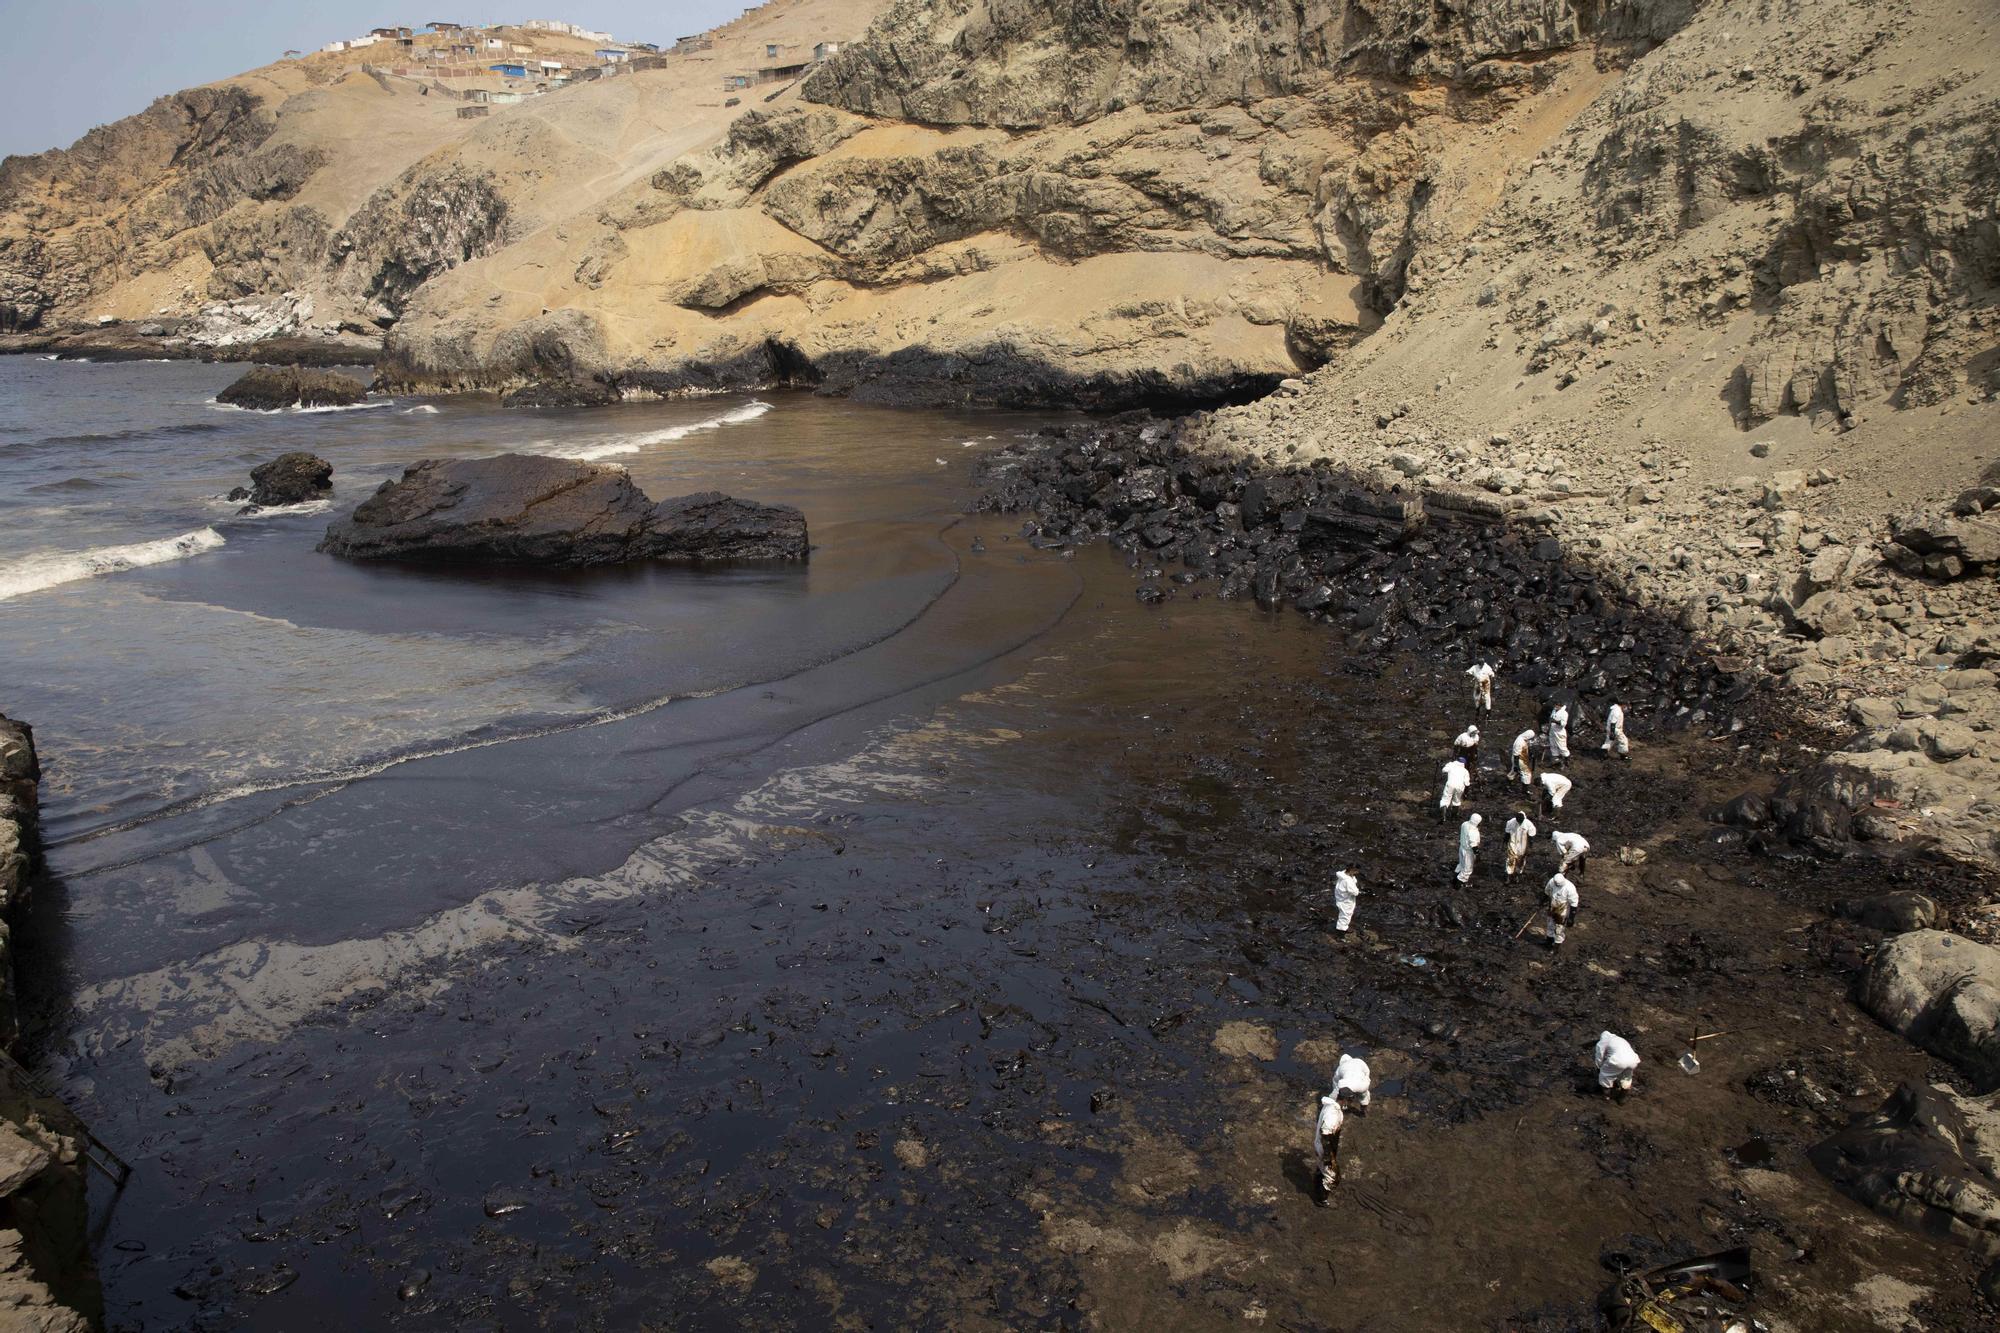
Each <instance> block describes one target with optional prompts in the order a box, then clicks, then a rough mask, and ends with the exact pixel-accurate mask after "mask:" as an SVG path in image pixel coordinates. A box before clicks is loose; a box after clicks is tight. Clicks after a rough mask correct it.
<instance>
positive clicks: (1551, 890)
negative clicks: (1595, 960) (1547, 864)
mask: <svg viewBox="0 0 2000 1333" xmlns="http://www.w3.org/2000/svg"><path fill="white" fill-rule="evenodd" d="M1542 887H1543V891H1544V892H1545V893H1547V894H1548V898H1549V903H1548V910H1547V911H1545V912H1544V913H1543V914H1542V934H1543V935H1544V936H1545V937H1547V939H1548V942H1549V947H1550V948H1554V947H1555V946H1556V945H1558V944H1561V943H1562V942H1563V939H1564V937H1566V936H1567V935H1568V934H1569V923H1570V922H1571V921H1572V920H1573V919H1574V918H1575V916H1576V909H1577V908H1578V907H1580V906H1581V905H1582V901H1581V899H1579V898H1578V897H1577V893H1576V885H1574V884H1572V883H1570V882H1569V878H1568V876H1566V875H1564V874H1563V872H1562V871H1560V870H1558V871H1556V873H1555V874H1553V875H1550V876H1549V882H1548V883H1547V884H1545V885H1543V886H1542Z"/></svg>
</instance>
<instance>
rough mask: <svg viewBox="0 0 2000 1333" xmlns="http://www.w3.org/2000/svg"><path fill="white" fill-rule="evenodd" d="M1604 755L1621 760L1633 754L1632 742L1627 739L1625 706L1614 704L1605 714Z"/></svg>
mask: <svg viewBox="0 0 2000 1333" xmlns="http://www.w3.org/2000/svg"><path fill="white" fill-rule="evenodd" d="M1604 753H1606V754H1615V755H1618V756H1620V757H1621V758H1622V757H1624V756H1625V755H1628V754H1630V753H1632V742H1630V741H1628V740H1626V739H1625V706H1624V705H1623V704H1613V705H1611V707H1610V708H1609V709H1607V710H1606V711H1605V714H1604Z"/></svg>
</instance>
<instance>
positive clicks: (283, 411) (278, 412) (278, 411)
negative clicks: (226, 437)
mask: <svg viewBox="0 0 2000 1333" xmlns="http://www.w3.org/2000/svg"><path fill="white" fill-rule="evenodd" d="M395 405H396V404H395V401H394V400H393V399H386V398H385V399H382V400H380V401H378V402H373V403H348V404H347V405H345V406H343V407H334V406H326V407H297V406H294V407H270V408H265V407H238V406H237V405H236V404H235V403H218V402H216V401H215V399H213V398H211V399H209V400H208V401H207V402H205V403H203V404H202V406H203V407H206V408H208V409H210V410H211V411H215V412H253V413H255V414H256V415H258V416H260V417H276V416H295V417H309V416H318V415H320V414H322V413H326V412H372V411H374V410H375V409H376V408H378V407H394V406H395Z"/></svg>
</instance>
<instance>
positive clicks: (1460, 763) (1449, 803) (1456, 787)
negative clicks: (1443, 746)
mask: <svg viewBox="0 0 2000 1333" xmlns="http://www.w3.org/2000/svg"><path fill="white" fill-rule="evenodd" d="M1443 772H1444V790H1443V791H1441V792H1439V793H1438V819H1439V821H1440V822H1442V821H1443V820H1444V819H1445V818H1446V817H1447V816H1448V815H1449V813H1450V812H1451V811H1453V810H1456V809H1458V803H1459V802H1460V801H1461V800H1463V799H1464V797H1465V789H1466V788H1467V787H1469V786H1471V785H1472V774H1471V772H1469V771H1468V770H1467V769H1466V767H1465V761H1464V760H1462V759H1454V760H1452V761H1451V762H1450V763H1448V764H1446V765H1445V766H1444V769H1443Z"/></svg>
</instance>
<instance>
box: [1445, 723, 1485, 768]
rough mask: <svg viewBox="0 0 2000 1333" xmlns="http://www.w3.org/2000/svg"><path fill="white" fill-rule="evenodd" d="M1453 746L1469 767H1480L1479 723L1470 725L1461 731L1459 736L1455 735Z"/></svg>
mask: <svg viewBox="0 0 2000 1333" xmlns="http://www.w3.org/2000/svg"><path fill="white" fill-rule="evenodd" d="M1451 748H1452V749H1453V750H1454V751H1455V752H1456V753H1457V755H1458V757H1459V758H1460V759H1463V760H1464V761H1465V762H1466V764H1467V765H1468V766H1469V767H1472V768H1478V767H1479V727H1478V725H1477V724H1474V725H1473V726H1469V727H1467V728H1466V729H1465V730H1464V731H1461V732H1459V733H1458V735H1457V736H1455V737H1453V738H1452V742H1451Z"/></svg>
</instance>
